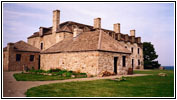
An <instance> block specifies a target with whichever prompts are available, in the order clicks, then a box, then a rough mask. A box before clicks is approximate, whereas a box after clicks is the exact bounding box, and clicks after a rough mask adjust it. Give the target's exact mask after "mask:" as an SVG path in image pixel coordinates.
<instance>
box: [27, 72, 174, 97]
mask: <svg viewBox="0 0 177 100" xmlns="http://www.w3.org/2000/svg"><path fill="white" fill-rule="evenodd" d="M160 72H165V73H167V75H168V76H166V77H161V76H158V75H157V74H158V73H160ZM135 73H141V74H142V73H146V74H153V75H150V76H139V77H127V78H126V81H115V80H109V79H106V80H95V81H84V82H67V83H54V84H48V85H41V86H38V87H33V88H31V89H28V90H27V92H26V93H25V94H26V96H27V97H173V96H174V73H173V71H160V70H153V71H135Z"/></svg>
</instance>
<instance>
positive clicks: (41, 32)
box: [39, 27, 44, 36]
mask: <svg viewBox="0 0 177 100" xmlns="http://www.w3.org/2000/svg"><path fill="white" fill-rule="evenodd" d="M43 33H44V29H43V27H40V28H39V36H43Z"/></svg>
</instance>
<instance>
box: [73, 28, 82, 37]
mask: <svg viewBox="0 0 177 100" xmlns="http://www.w3.org/2000/svg"><path fill="white" fill-rule="evenodd" d="M81 33H83V30H82V29H79V28H75V29H74V32H73V37H77V36H78V35H79V34H81Z"/></svg>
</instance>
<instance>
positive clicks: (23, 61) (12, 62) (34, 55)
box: [3, 41, 40, 71]
mask: <svg viewBox="0 0 177 100" xmlns="http://www.w3.org/2000/svg"><path fill="white" fill-rule="evenodd" d="M39 55H40V49H38V48H36V47H34V46H32V45H30V44H28V43H26V42H24V41H18V42H16V43H8V44H7V47H5V48H3V70H4V71H22V70H23V69H24V67H28V68H30V69H32V67H34V69H38V68H39Z"/></svg>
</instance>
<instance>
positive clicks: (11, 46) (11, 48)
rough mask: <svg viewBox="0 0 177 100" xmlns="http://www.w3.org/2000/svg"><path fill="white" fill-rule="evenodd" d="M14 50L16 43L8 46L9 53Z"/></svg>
mask: <svg viewBox="0 0 177 100" xmlns="http://www.w3.org/2000/svg"><path fill="white" fill-rule="evenodd" d="M13 49H14V43H8V44H7V51H12V50H13Z"/></svg>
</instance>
